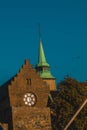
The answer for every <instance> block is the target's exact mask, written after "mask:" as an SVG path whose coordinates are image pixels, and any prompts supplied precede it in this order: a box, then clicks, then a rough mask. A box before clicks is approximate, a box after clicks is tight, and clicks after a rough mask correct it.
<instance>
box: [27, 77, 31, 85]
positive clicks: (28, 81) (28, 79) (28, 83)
mask: <svg viewBox="0 0 87 130" xmlns="http://www.w3.org/2000/svg"><path fill="white" fill-rule="evenodd" d="M26 80H27V85H29V86H31V79H30V78H27V79H26Z"/></svg>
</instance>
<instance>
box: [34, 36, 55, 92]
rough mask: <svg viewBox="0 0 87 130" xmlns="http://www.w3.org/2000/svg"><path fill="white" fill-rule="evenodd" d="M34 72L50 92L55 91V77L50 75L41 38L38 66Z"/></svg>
mask: <svg viewBox="0 0 87 130" xmlns="http://www.w3.org/2000/svg"><path fill="white" fill-rule="evenodd" d="M36 70H37V72H38V73H39V74H40V77H41V78H42V79H43V81H45V82H46V83H47V84H48V85H49V87H50V91H51V90H53V91H55V90H56V82H55V77H54V76H53V75H52V74H51V71H50V65H49V64H48V63H47V61H46V57H45V54H44V50H43V46H42V40H41V38H40V46H39V56H38V64H37V66H36Z"/></svg>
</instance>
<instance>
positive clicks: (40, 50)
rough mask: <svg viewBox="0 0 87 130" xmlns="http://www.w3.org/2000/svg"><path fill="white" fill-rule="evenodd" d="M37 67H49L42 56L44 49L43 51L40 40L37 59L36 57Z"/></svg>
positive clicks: (43, 55)
mask: <svg viewBox="0 0 87 130" xmlns="http://www.w3.org/2000/svg"><path fill="white" fill-rule="evenodd" d="M37 66H38V67H39V66H47V67H49V64H48V63H47V61H46V57H45V54H44V49H43V45H42V39H41V38H40V47H39V57H38V65H37Z"/></svg>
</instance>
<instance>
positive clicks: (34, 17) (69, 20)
mask: <svg viewBox="0 0 87 130" xmlns="http://www.w3.org/2000/svg"><path fill="white" fill-rule="evenodd" d="M38 22H40V25H41V35H42V40H43V47H44V51H45V54H46V59H47V61H48V63H49V64H50V66H51V71H52V74H53V75H54V76H55V77H56V78H57V82H59V81H60V80H62V79H63V78H64V77H65V76H66V75H69V76H71V77H73V78H76V79H77V80H79V81H85V80H87V0H81V1H80V0H14V1H9V0H8V1H7V0H6V1H5V0H2V1H0V84H3V83H4V82H5V81H6V80H8V79H9V78H11V77H12V76H13V75H14V74H16V73H17V72H18V71H19V69H20V67H21V65H22V64H23V63H24V60H25V59H26V58H29V59H30V62H31V64H32V65H33V66H35V65H36V63H37V61H38V59H37V58H38V47H39V35H38V24H37V23H38Z"/></svg>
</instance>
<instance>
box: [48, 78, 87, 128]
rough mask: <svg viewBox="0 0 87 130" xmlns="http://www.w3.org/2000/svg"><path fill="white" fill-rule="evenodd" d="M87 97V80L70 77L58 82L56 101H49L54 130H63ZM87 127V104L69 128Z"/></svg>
mask: <svg viewBox="0 0 87 130" xmlns="http://www.w3.org/2000/svg"><path fill="white" fill-rule="evenodd" d="M86 98H87V82H86V83H80V82H78V81H76V80H75V79H72V78H70V77H67V78H65V79H64V80H63V81H61V82H60V83H59V84H58V92H57V94H56V96H55V97H54V102H53V103H51V102H49V106H50V108H51V116H52V126H53V130H63V129H64V127H65V126H66V125H67V123H68V122H69V121H70V119H71V118H72V116H73V115H74V114H75V113H76V111H77V110H78V109H79V107H80V106H81V105H82V104H83V102H84V101H85V99H86ZM86 129H87V104H86V105H85V107H84V108H83V109H82V111H81V112H80V113H79V115H78V116H77V117H76V119H75V120H74V121H73V123H72V124H71V126H70V127H69V128H68V130H86Z"/></svg>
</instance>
